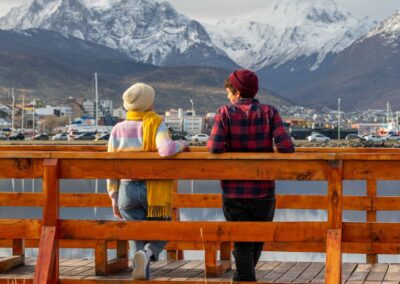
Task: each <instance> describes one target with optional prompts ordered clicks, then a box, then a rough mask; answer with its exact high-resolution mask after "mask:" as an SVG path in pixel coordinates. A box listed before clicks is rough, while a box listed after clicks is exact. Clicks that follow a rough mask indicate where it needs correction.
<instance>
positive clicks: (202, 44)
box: [0, 0, 235, 67]
mask: <svg viewBox="0 0 400 284" xmlns="http://www.w3.org/2000/svg"><path fill="white" fill-rule="evenodd" d="M0 28H3V29H14V30H25V29H30V28H39V29H46V30H52V31H55V32H59V33H62V34H64V35H72V36H74V37H78V38H80V39H83V40H88V41H90V42H94V43H97V44H101V45H105V46H107V47H110V48H114V49H118V50H120V51H122V52H124V53H126V54H127V55H129V56H130V57H131V58H133V59H135V60H137V61H141V62H146V63H151V64H155V65H165V64H170V65H174V64H184V63H179V62H186V61H187V62H189V61H190V60H192V65H193V64H197V65H204V64H207V63H206V62H205V61H206V60H205V58H208V59H209V61H210V62H208V63H209V64H210V65H211V66H218V64H221V66H229V67H232V66H235V63H234V62H233V61H232V60H231V59H229V58H228V56H227V55H226V54H225V52H223V51H222V50H220V49H218V48H217V47H216V46H215V45H213V44H212V42H211V39H210V37H209V36H208V34H207V32H206V31H205V29H204V28H203V27H202V26H201V24H200V23H198V22H196V21H192V20H190V19H189V18H187V17H186V16H184V15H181V14H179V13H178V12H177V11H176V10H175V9H174V8H173V7H172V6H171V5H170V4H169V3H168V2H162V3H159V2H156V1H154V0H33V1H32V2H31V3H29V4H28V5H25V6H23V7H20V8H15V9H13V10H12V11H10V12H9V13H8V14H7V15H6V16H4V17H2V18H0ZM194 55H195V56H194ZM195 57H196V58H195ZM185 60H186V61H185ZM195 60H197V61H198V62H197V63H195ZM224 64H226V65H224Z"/></svg>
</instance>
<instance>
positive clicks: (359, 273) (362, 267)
mask: <svg viewBox="0 0 400 284" xmlns="http://www.w3.org/2000/svg"><path fill="white" fill-rule="evenodd" d="M371 269H372V264H364V263H361V264H359V265H357V268H356V270H355V271H354V273H353V274H352V275H351V276H350V277H349V279H348V283H349V284H356V283H354V281H365V280H366V279H367V277H368V274H369V273H370V271H371Z"/></svg>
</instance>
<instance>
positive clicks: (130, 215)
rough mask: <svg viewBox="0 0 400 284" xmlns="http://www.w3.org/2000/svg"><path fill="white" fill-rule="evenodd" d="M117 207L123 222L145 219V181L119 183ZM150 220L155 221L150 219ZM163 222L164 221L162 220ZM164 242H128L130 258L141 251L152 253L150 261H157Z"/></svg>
mask: <svg viewBox="0 0 400 284" xmlns="http://www.w3.org/2000/svg"><path fill="white" fill-rule="evenodd" d="M118 207H119V211H120V212H121V215H122V217H123V218H124V220H148V219H147V188H146V181H142V180H136V181H121V183H120V186H119V194H118ZM151 220H155V219H154V218H152V219H151ZM163 220H165V219H163ZM166 243H167V242H166V241H145V240H137V241H133V240H132V241H129V247H130V253H131V256H132V257H133V255H134V254H135V252H137V251H139V250H143V249H150V250H151V251H152V252H153V256H152V257H151V260H152V261H156V260H158V256H159V254H160V253H161V252H162V250H163V248H164V246H165V244H166Z"/></svg>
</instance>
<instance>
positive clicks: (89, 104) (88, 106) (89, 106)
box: [82, 99, 95, 117]
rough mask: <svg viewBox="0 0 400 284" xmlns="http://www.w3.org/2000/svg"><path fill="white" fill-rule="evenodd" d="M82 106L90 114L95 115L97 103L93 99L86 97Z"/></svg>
mask: <svg viewBox="0 0 400 284" xmlns="http://www.w3.org/2000/svg"><path fill="white" fill-rule="evenodd" d="M82 107H83V109H84V110H85V112H86V113H87V114H88V115H90V116H91V117H94V115H95V113H94V112H95V103H94V102H93V101H92V100H87V99H85V100H84V101H83V103H82Z"/></svg>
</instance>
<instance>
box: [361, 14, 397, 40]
mask: <svg viewBox="0 0 400 284" xmlns="http://www.w3.org/2000/svg"><path fill="white" fill-rule="evenodd" d="M376 36H378V37H382V38H384V39H386V40H387V42H388V43H389V44H390V43H394V42H395V41H396V40H398V39H399V38H400V10H398V11H397V12H396V13H394V14H393V15H392V16H391V17H389V18H387V19H386V20H385V21H383V22H382V23H380V24H379V25H378V26H377V27H375V28H374V29H372V30H371V31H370V32H369V33H368V34H367V35H366V37H365V38H372V37H376ZM361 40H363V39H361Z"/></svg>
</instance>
